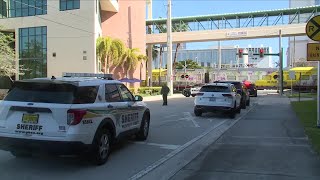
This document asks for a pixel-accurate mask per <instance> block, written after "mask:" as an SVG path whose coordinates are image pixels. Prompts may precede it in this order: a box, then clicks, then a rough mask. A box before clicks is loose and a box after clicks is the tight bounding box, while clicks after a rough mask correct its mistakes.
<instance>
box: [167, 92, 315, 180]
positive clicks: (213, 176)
mask: <svg viewBox="0 0 320 180" xmlns="http://www.w3.org/2000/svg"><path fill="white" fill-rule="evenodd" d="M171 179H174V180H177V179H196V180H202V179H210V180H233V179H235V180H256V179H270V180H271V179H272V180H302V179H303V180H306V179H312V180H319V179H320V158H319V156H318V155H317V154H316V153H315V152H314V151H313V150H312V148H311V146H310V144H309V141H308V138H307V137H306V136H305V134H304V130H303V127H302V125H301V124H300V122H299V120H298V119H297V117H296V115H295V113H294V112H293V110H292V109H291V105H290V100H289V99H288V98H286V97H279V96H278V95H268V96H264V97H260V98H259V102H258V105H257V106H256V107H255V108H254V109H253V110H252V111H251V112H250V113H249V114H248V115H247V116H246V117H245V118H243V119H241V120H240V121H239V122H238V123H237V124H235V125H234V126H233V127H232V128H231V129H230V130H228V131H227V132H226V133H225V134H224V135H223V136H222V137H221V138H220V139H219V140H218V141H216V142H215V143H214V144H212V145H210V146H209V147H208V148H207V150H205V151H204V152H202V153H201V155H199V156H198V157H197V158H195V159H194V160H193V161H192V162H191V163H189V164H188V165H187V166H185V167H184V168H183V169H182V170H180V172H178V173H177V174H176V175H175V176H174V177H172V178H171Z"/></svg>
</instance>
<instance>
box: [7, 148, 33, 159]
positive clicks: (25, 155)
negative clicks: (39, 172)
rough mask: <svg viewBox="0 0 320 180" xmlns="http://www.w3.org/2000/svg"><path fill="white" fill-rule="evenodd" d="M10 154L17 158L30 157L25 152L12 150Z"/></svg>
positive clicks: (29, 154)
mask: <svg viewBox="0 0 320 180" xmlns="http://www.w3.org/2000/svg"><path fill="white" fill-rule="evenodd" d="M10 152H11V154H12V155H14V156H15V157H17V158H27V157H31V156H32V154H31V153H28V152H25V151H16V150H13V151H10Z"/></svg>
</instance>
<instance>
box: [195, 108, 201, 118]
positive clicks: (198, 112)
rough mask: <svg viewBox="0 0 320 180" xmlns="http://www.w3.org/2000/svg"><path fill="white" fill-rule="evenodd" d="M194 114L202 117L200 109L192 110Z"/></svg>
mask: <svg viewBox="0 0 320 180" xmlns="http://www.w3.org/2000/svg"><path fill="white" fill-rule="evenodd" d="M194 114H195V115H196V116H201V115H202V111H201V110H200V109H196V108H194Z"/></svg>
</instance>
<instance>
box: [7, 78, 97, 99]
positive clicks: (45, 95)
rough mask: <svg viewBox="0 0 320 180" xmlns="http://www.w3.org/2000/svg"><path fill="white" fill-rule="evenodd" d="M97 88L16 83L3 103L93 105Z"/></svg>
mask: <svg viewBox="0 0 320 180" xmlns="http://www.w3.org/2000/svg"><path fill="white" fill-rule="evenodd" d="M97 93H98V86H83V87H77V86H74V85H72V84H57V83H38V82H16V83H15V84H14V85H13V88H12V89H11V90H10V91H9V93H8V95H7V96H6V98H5V99H4V100H5V101H20V102H38V103H56V104H88V103H94V102H95V99H96V96H97Z"/></svg>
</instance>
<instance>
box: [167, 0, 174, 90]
mask: <svg viewBox="0 0 320 180" xmlns="http://www.w3.org/2000/svg"><path fill="white" fill-rule="evenodd" d="M167 16H168V17H167V48H168V49H167V85H168V87H169V88H170V95H173V76H172V37H171V33H172V28H171V26H172V22H171V0H168V15H167Z"/></svg>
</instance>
